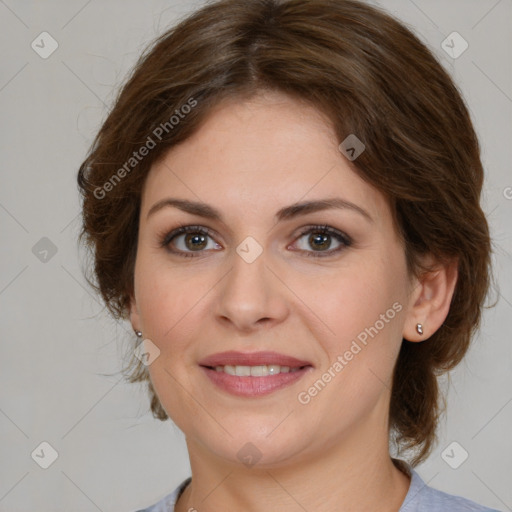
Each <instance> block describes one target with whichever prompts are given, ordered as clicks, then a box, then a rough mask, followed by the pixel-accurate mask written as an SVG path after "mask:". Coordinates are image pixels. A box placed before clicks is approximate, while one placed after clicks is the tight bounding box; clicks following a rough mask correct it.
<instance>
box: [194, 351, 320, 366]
mask: <svg viewBox="0 0 512 512" xmlns="http://www.w3.org/2000/svg"><path fill="white" fill-rule="evenodd" d="M263 364H278V365H280V366H289V367H290V368H300V367H301V366H313V365H312V364H311V363H310V362H309V361H304V360H300V359H297V358H296V357H292V356H287V355H284V354H279V353H277V352H268V351H267V352H252V353H250V352H249V353H244V352H236V351H234V350H230V351H228V352H219V353H218V354H213V355H211V356H208V357H206V358H204V359H202V360H201V361H199V365H200V366H209V367H212V368H215V367H216V366H226V365H230V366H257V365H263Z"/></svg>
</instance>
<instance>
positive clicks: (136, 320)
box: [130, 296, 141, 332]
mask: <svg viewBox="0 0 512 512" xmlns="http://www.w3.org/2000/svg"><path fill="white" fill-rule="evenodd" d="M130 323H131V324H132V328H133V330H134V331H135V332H137V331H139V332H140V331H141V325H140V315H139V309H138V307H137V302H136V301H135V298H134V297H133V296H132V298H131V301H130Z"/></svg>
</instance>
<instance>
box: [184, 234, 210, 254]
mask: <svg viewBox="0 0 512 512" xmlns="http://www.w3.org/2000/svg"><path fill="white" fill-rule="evenodd" d="M205 238H206V237H205V236H204V235H198V234H195V235H194V234H192V235H191V234H188V235H187V237H186V243H187V247H188V248H189V249H192V250H198V249H202V248H203V246H204V245H206V244H205ZM197 240H199V241H200V244H201V245H198V244H196V243H195V241H197ZM190 241H192V245H191V246H189V245H188V242H190Z"/></svg>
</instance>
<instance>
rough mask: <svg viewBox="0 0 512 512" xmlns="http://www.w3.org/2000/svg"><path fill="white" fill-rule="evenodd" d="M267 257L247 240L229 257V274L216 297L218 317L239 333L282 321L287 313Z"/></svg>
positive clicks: (259, 246)
mask: <svg viewBox="0 0 512 512" xmlns="http://www.w3.org/2000/svg"><path fill="white" fill-rule="evenodd" d="M267 253H268V251H267V250H264V249H263V247H262V245H261V244H260V243H259V242H258V241H257V240H256V239H255V238H253V237H250V236H249V237H247V238H245V239H244V240H243V241H242V242H241V243H240V244H239V245H238V246H237V247H236V249H235V251H234V253H233V255H232V267H231V270H230V272H228V274H227V276H226V278H225V280H224V285H223V288H222V290H220V293H219V297H218V311H217V314H218V315H219V316H221V317H224V318H227V319H229V320H230V321H231V322H232V323H234V324H235V325H236V326H237V327H238V328H240V329H250V328H251V326H255V325H256V324H257V323H258V322H259V321H261V320H263V319H265V320H266V321H268V320H269V319H274V320H276V319H282V317H283V315H285V313H286V306H285V297H284V296H283V293H282V292H283V290H280V285H279V283H278V282H277V281H278V280H276V279H275V278H274V277H273V273H272V272H271V271H270V270H269V268H267V264H269V263H270V262H269V254H267Z"/></svg>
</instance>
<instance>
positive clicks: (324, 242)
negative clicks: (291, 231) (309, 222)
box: [297, 226, 352, 257]
mask: <svg viewBox="0 0 512 512" xmlns="http://www.w3.org/2000/svg"><path fill="white" fill-rule="evenodd" d="M305 235H308V237H307V238H306V239H305V243H304V244H303V247H299V250H300V251H302V252H304V253H305V254H306V255H307V256H312V257H322V256H331V255H333V254H335V253H338V252H340V251H342V250H343V249H345V248H346V247H349V246H350V245H351V244H352V240H351V239H350V237H349V236H348V235H346V234H345V233H342V232H341V231H338V230H337V229H334V228H331V227H330V226H311V227H309V228H307V229H306V230H305V231H303V232H302V233H301V234H300V236H299V237H298V239H297V240H300V239H302V238H304V237H305ZM333 239H334V240H335V242H337V243H338V244H339V245H338V247H336V248H334V249H330V248H331V246H332V244H333ZM310 248H312V249H313V250H312V251H311V250H310Z"/></svg>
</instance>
